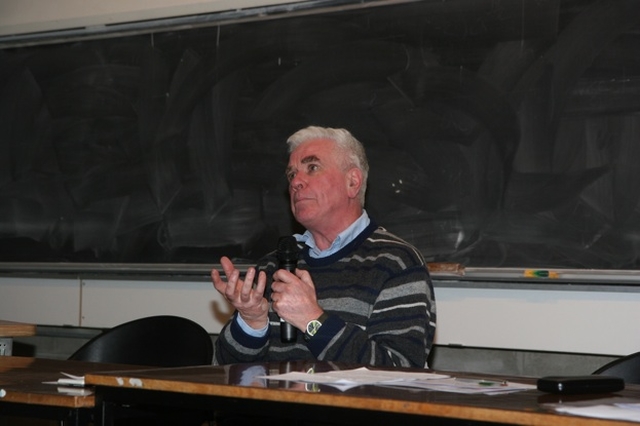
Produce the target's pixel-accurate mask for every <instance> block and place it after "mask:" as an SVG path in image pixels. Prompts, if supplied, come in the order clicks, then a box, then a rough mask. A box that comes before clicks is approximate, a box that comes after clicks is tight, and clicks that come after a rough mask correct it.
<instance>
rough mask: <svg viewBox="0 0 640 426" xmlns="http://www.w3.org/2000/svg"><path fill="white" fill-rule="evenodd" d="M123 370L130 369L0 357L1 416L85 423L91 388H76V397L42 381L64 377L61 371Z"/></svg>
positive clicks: (92, 399) (90, 406)
mask: <svg viewBox="0 0 640 426" xmlns="http://www.w3.org/2000/svg"><path fill="white" fill-rule="evenodd" d="M123 368H133V366H130V365H129V366H123V365H114V364H100V363H91V362H81V361H64V360H54V359H39V358H26V357H14V356H2V357H0V413H2V414H3V415H10V416H27V417H39V418H46V419H52V420H64V421H66V422H68V424H85V423H86V422H87V421H88V420H89V417H90V416H91V415H92V410H93V408H94V407H95V395H94V394H93V392H92V391H91V390H90V389H83V388H80V389H76V392H75V394H74V393H64V392H61V391H60V390H59V388H60V387H59V386H56V385H51V384H43V383H42V382H51V381H56V380H57V379H59V378H61V377H63V376H62V374H61V372H62V371H64V372H65V373H69V374H74V375H78V376H82V375H84V374H85V373H87V372H89V371H101V370H104V371H108V370H121V369H123Z"/></svg>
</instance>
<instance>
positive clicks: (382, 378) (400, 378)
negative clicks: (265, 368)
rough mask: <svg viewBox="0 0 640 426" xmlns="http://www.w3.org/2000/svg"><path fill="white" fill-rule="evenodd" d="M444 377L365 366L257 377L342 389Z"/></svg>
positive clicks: (441, 375) (442, 375)
mask: <svg viewBox="0 0 640 426" xmlns="http://www.w3.org/2000/svg"><path fill="white" fill-rule="evenodd" d="M445 377H449V376H447V375H444V374H435V373H420V372H417V373H414V372H406V371H382V370H369V369H368V368H366V367H361V368H356V369H353V370H339V371H326V372H322V373H301V372H291V373H285V374H277V375H273V376H259V378H263V379H269V380H288V381H292V382H303V383H316V384H322V385H330V386H333V387H335V388H338V389H340V390H342V391H344V390H347V389H351V388H353V387H356V386H362V385H385V384H386V385H388V384H392V383H393V384H397V383H402V382H410V381H414V380H423V381H424V380H435V379H442V378H445Z"/></svg>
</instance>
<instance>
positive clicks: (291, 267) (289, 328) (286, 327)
mask: <svg viewBox="0 0 640 426" xmlns="http://www.w3.org/2000/svg"><path fill="white" fill-rule="evenodd" d="M280 266H281V268H282V269H286V270H287V271H289V272H293V271H295V270H296V264H295V262H293V263H284V264H282V265H280ZM297 331H298V330H296V328H295V327H294V326H293V325H291V324H289V323H288V322H286V321H285V320H283V319H282V318H280V341H282V342H283V343H293V342H295V341H296V340H297V337H298V333H297Z"/></svg>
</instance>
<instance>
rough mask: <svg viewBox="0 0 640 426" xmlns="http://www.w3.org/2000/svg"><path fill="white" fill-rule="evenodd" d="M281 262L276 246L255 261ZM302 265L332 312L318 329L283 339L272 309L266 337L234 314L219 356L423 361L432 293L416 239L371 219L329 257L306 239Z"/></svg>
mask: <svg viewBox="0 0 640 426" xmlns="http://www.w3.org/2000/svg"><path fill="white" fill-rule="evenodd" d="M276 267H277V259H276V257H275V252H274V253H271V254H269V255H267V256H266V257H265V258H264V259H262V261H261V262H260V263H259V265H258V269H260V270H264V271H266V273H267V276H268V277H271V276H272V274H273V272H275V270H276ZM298 268H300V269H306V270H308V271H309V272H310V274H311V278H312V279H313V282H314V284H315V287H316V294H317V300H318V304H319V305H320V307H321V308H322V309H323V310H324V311H325V312H326V313H327V314H328V315H329V317H328V319H326V320H325V321H324V322H323V325H322V327H320V329H319V331H318V332H317V334H316V335H315V336H314V337H312V338H311V339H309V340H308V341H306V340H305V339H304V334H303V333H302V332H300V331H299V332H298V338H297V342H294V343H282V342H281V341H280V321H279V319H278V316H277V315H276V314H275V312H273V311H270V312H269V331H268V333H267V335H266V336H265V337H263V338H256V337H251V336H249V335H247V334H246V333H244V332H243V331H242V329H241V328H240V326H239V325H238V323H237V321H235V319H232V320H231V321H229V323H227V324H226V325H225V327H224V328H223V330H222V332H221V333H220V336H219V338H218V339H217V340H216V351H215V357H214V363H216V364H230V363H237V362H260V361H293V360H320V361H340V362H345V363H356V364H364V365H378V366H405V367H408V366H412V367H426V363H427V356H428V354H429V351H430V349H431V344H432V342H433V337H434V334H435V324H436V310H435V299H434V293H433V286H432V283H431V279H430V277H429V273H428V271H427V267H426V264H425V262H424V259H423V258H422V256H421V255H420V253H419V252H418V251H417V250H416V249H415V248H414V247H413V246H411V245H409V244H408V243H406V242H405V241H403V240H401V239H400V238H398V237H396V236H395V235H393V234H391V233H389V232H387V231H386V230H385V229H383V228H379V227H376V225H375V224H373V223H371V224H370V225H369V226H368V227H367V228H366V229H365V230H364V231H363V232H362V233H361V234H360V235H358V237H356V239H354V240H353V241H352V242H351V243H349V244H348V245H347V246H346V247H344V248H343V249H341V250H340V251H338V252H337V253H335V254H333V255H331V256H329V257H326V258H322V259H314V258H312V257H310V256H309V254H308V247H306V246H305V247H304V248H301V259H300V260H299V262H298ZM267 297H268V294H267ZM234 318H235V316H234Z"/></svg>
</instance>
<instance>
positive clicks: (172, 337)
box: [69, 315, 213, 367]
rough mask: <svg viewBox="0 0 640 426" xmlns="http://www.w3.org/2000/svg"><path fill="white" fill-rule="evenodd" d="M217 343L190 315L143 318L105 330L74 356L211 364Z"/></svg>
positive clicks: (146, 362)
mask: <svg viewBox="0 0 640 426" xmlns="http://www.w3.org/2000/svg"><path fill="white" fill-rule="evenodd" d="M212 358H213V343H212V341H211V337H210V336H209V334H208V333H207V331H206V330H205V329H204V328H202V326H200V325H199V324H197V323H195V322H193V321H191V320H190V319H187V318H182V317H176V316H170V315H161V316H152V317H146V318H140V319H137V320H133V321H130V322H127V323H124V324H120V325H118V326H116V327H114V328H111V329H109V330H106V331H104V332H103V333H101V334H99V335H97V336H95V337H94V338H93V339H91V340H89V341H88V342H87V343H85V344H84V345H83V346H82V347H81V348H80V349H78V350H77V351H76V352H75V353H74V354H73V355H71V356H70V357H69V359H70V360H76V361H90V362H105V363H114V364H131V365H145V366H154V367H156V366H157V367H183V366H189V365H206V364H211V362H212Z"/></svg>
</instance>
